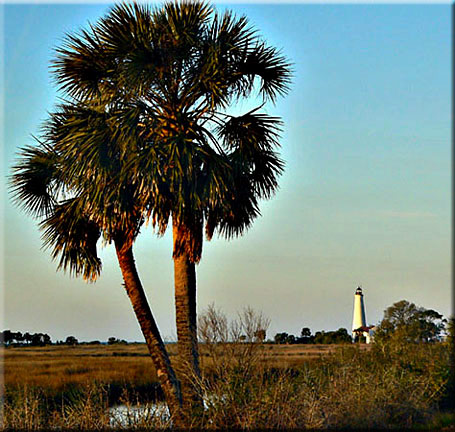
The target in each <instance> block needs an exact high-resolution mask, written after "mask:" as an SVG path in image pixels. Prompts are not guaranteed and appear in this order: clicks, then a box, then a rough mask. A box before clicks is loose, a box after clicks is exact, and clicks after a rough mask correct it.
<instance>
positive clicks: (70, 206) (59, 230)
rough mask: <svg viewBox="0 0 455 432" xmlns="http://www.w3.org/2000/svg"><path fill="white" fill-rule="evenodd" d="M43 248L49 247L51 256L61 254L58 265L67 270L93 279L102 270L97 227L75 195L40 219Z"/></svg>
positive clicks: (54, 256) (75, 274) (55, 257)
mask: <svg viewBox="0 0 455 432" xmlns="http://www.w3.org/2000/svg"><path fill="white" fill-rule="evenodd" d="M40 228H41V230H42V232H43V234H42V239H43V243H44V247H45V248H51V249H52V259H57V258H58V257H59V256H60V260H59V263H58V269H63V270H65V271H68V272H69V273H70V274H71V275H74V276H80V275H82V277H83V278H84V279H85V280H86V281H90V282H94V281H95V280H96V279H97V278H98V276H99V274H100V272H101V260H100V259H99V258H98V256H97V250H96V244H97V242H98V239H99V238H100V235H101V231H100V229H99V227H98V226H97V225H96V224H95V223H94V222H92V221H91V220H90V219H89V218H88V217H87V216H86V215H85V214H84V203H83V202H81V200H80V199H78V198H73V199H71V200H67V201H65V202H63V203H62V204H59V205H57V206H56V207H55V209H54V211H53V213H52V214H51V215H50V216H49V217H47V218H46V219H45V220H44V221H42V222H41V224H40Z"/></svg>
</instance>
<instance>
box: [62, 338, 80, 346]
mask: <svg viewBox="0 0 455 432" xmlns="http://www.w3.org/2000/svg"><path fill="white" fill-rule="evenodd" d="M78 343H79V341H78V340H77V339H76V338H75V337H74V336H68V337H67V338H66V340H65V345H77V344H78Z"/></svg>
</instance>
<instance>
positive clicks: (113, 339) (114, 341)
mask: <svg viewBox="0 0 455 432" xmlns="http://www.w3.org/2000/svg"><path fill="white" fill-rule="evenodd" d="M119 342H120V340H119V339H117V338H116V337H114V336H111V337H110V338H109V339H108V340H107V343H108V345H114V344H118V343H119Z"/></svg>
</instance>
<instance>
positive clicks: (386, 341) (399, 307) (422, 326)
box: [374, 300, 447, 346]
mask: <svg viewBox="0 0 455 432" xmlns="http://www.w3.org/2000/svg"><path fill="white" fill-rule="evenodd" d="M446 322H447V321H446V320H445V319H444V318H443V316H442V315H441V314H439V313H438V312H436V311H434V310H432V309H425V308H423V307H418V306H416V305H415V304H414V303H410V302H408V301H407V300H401V301H399V302H397V303H394V304H393V305H392V306H390V307H388V308H387V309H386V310H385V311H384V318H383V319H382V321H381V323H380V324H379V326H378V327H377V328H376V331H375V334H374V340H375V343H376V344H377V345H381V346H384V345H389V346H391V345H395V346H400V345H403V344H408V343H419V342H436V341H439V340H440V339H441V334H442V332H443V331H444V328H445V325H446Z"/></svg>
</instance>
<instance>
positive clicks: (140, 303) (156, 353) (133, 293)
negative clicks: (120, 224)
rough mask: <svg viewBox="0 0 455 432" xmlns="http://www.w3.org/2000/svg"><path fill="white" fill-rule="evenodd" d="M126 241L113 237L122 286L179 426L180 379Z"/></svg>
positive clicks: (180, 411) (183, 423) (131, 251)
mask: <svg viewBox="0 0 455 432" xmlns="http://www.w3.org/2000/svg"><path fill="white" fill-rule="evenodd" d="M128 243H129V242H123V241H122V240H116V241H115V249H116V252H117V258H118V262H119V265H120V269H121V271H122V275H123V280H124V282H125V289H126V292H127V294H128V297H129V298H130V300H131V304H132V306H133V309H134V312H135V314H136V318H137V320H138V322H139V325H140V327H141V330H142V334H143V335H144V338H145V341H146V343H147V347H148V349H149V352H150V357H151V358H152V360H153V364H154V366H155V369H156V373H157V375H158V379H159V381H160V384H161V388H162V389H163V392H164V395H165V398H166V402H167V404H168V406H169V411H170V413H171V415H172V418H173V420H174V425H175V426H177V427H179V428H182V427H185V426H186V424H185V422H184V416H183V412H182V395H181V391H180V383H179V381H178V380H177V377H176V375H175V372H174V370H173V368H172V365H171V362H170V360H169V355H168V353H167V351H166V348H165V346H164V343H163V340H162V339H161V335H160V332H159V329H158V326H157V325H156V322H155V319H154V318H153V315H152V311H151V310H150V306H149V304H148V301H147V298H146V296H145V292H144V289H143V287H142V284H141V281H140V279H139V275H138V273H137V270H136V265H135V262H134V256H133V248H132V245H131V244H128Z"/></svg>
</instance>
